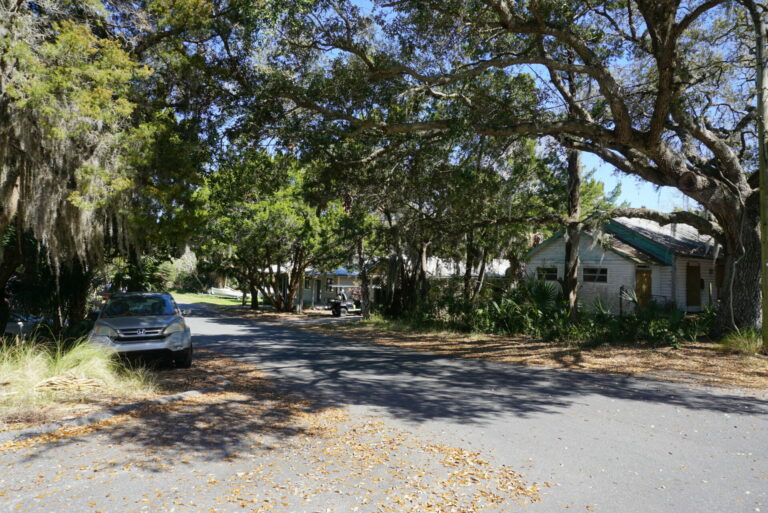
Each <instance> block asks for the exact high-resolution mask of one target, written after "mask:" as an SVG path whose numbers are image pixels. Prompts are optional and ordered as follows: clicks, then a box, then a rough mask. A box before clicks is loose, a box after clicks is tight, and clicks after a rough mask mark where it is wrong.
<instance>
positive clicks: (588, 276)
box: [584, 267, 608, 283]
mask: <svg viewBox="0 0 768 513" xmlns="http://www.w3.org/2000/svg"><path fill="white" fill-rule="evenodd" d="M584 281H585V282H591V283H608V269H607V268H606V267H585V268H584Z"/></svg>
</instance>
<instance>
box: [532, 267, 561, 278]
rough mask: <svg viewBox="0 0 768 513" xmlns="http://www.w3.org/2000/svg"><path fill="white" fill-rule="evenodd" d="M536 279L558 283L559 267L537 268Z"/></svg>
mask: <svg viewBox="0 0 768 513" xmlns="http://www.w3.org/2000/svg"><path fill="white" fill-rule="evenodd" d="M536 278H537V279H538V280H539V281H557V267H537V268H536Z"/></svg>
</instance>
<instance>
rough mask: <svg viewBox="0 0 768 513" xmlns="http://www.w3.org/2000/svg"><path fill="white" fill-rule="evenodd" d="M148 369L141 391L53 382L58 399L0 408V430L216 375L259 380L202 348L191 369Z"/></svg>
mask: <svg viewBox="0 0 768 513" xmlns="http://www.w3.org/2000/svg"><path fill="white" fill-rule="evenodd" d="M149 372H150V373H151V374H150V376H151V379H152V386H151V391H148V392H143V393H119V392H120V391H116V390H113V389H110V388H108V387H106V386H101V385H100V384H99V383H98V382H96V381H92V382H90V383H89V385H90V386H89V387H88V389H87V390H83V389H82V387H81V383H80V381H79V380H76V379H61V380H58V382H57V385H58V386H59V387H60V391H61V392H64V394H63V396H62V397H61V400H60V401H58V402H51V403H50V404H49V405H46V406H45V407H39V408H35V409H29V408H28V409H23V410H21V411H19V410H12V411H6V410H4V409H1V408H0V432H2V431H15V430H18V429H25V428H28V427H32V426H36V425H40V424H46V423H49V422H61V421H66V420H70V419H74V418H77V417H81V416H84V415H88V414H89V413H94V412H97V411H102V410H106V409H109V408H114V407H116V406H123V405H126V404H134V403H137V402H144V401H150V400H152V399H157V398H160V397H164V396H167V395H171V394H177V393H180V392H186V391H188V390H202V389H206V388H210V387H214V386H217V385H220V384H221V382H220V376H223V377H226V378H228V379H230V381H232V379H231V378H232V377H233V376H237V378H238V381H239V382H242V381H247V383H248V385H249V386H252V385H253V384H254V383H255V382H259V383H261V382H263V379H262V375H261V374H260V373H259V372H258V370H257V369H256V368H254V367H253V366H249V365H245V364H242V363H240V362H235V361H233V360H230V359H226V358H221V357H218V356H216V355H215V354H213V353H211V352H210V351H205V350H199V351H197V352H196V355H195V360H194V365H193V367H192V368H191V369H170V368H168V369H156V370H153V371H149ZM231 388H232V387H230V389H231Z"/></svg>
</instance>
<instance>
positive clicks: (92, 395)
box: [0, 338, 154, 421]
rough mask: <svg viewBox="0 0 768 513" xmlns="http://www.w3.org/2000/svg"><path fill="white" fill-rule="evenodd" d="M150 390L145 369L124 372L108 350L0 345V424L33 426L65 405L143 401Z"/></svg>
mask: <svg viewBox="0 0 768 513" xmlns="http://www.w3.org/2000/svg"><path fill="white" fill-rule="evenodd" d="M153 390H154V382H153V380H152V378H151V375H150V374H149V373H148V372H147V371H146V370H144V369H140V368H138V369H129V368H126V367H125V365H123V364H122V363H121V362H119V361H118V360H117V359H116V358H115V357H114V353H113V352H112V351H111V350H110V349H109V348H107V347H103V346H98V345H96V344H90V343H88V342H87V341H85V340H79V341H76V342H68V343H63V342H46V343H38V342H36V341H34V340H23V339H18V338H17V339H12V340H10V341H6V342H5V343H2V344H1V345H0V419H5V420H7V421H13V420H17V421H18V420H21V421H23V420H34V416H35V415H34V413H35V411H42V410H45V409H51V408H56V407H58V406H62V405H65V404H70V405H71V404H73V403H75V404H77V403H87V402H94V401H99V400H100V399H102V400H109V399H113V398H120V399H122V398H133V397H142V396H146V395H147V394H149V393H151V392H152V391H153Z"/></svg>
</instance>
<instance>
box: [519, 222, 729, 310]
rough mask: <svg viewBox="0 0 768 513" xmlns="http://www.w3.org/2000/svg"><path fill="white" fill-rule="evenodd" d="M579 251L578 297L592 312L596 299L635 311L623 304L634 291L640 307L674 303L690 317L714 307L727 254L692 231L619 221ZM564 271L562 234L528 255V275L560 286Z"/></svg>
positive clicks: (587, 237) (589, 237) (587, 236)
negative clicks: (623, 298)
mask: <svg viewBox="0 0 768 513" xmlns="http://www.w3.org/2000/svg"><path fill="white" fill-rule="evenodd" d="M579 250H580V269H579V289H578V297H579V301H580V302H581V303H582V304H583V305H584V306H586V307H587V308H589V307H590V306H591V305H593V304H594V303H595V301H596V299H597V298H600V300H601V301H602V302H603V304H605V305H606V306H608V307H609V308H610V309H611V310H612V311H614V312H617V313H618V312H619V310H620V309H628V308H631V305H629V304H628V303H627V302H626V301H621V303H620V297H621V290H622V288H623V289H632V290H634V291H635V292H636V294H637V298H638V302H639V304H640V305H645V304H648V303H649V302H650V301H651V300H653V301H656V302H659V303H667V302H674V303H676V304H677V305H678V307H680V308H681V309H683V310H686V311H689V312H698V311H701V309H702V308H703V307H705V306H707V305H713V304H715V303H716V302H717V299H718V297H719V295H720V294H719V292H720V287H721V286H722V281H723V269H724V266H723V261H722V258H721V257H722V252H721V251H720V250H719V248H718V246H717V244H716V243H715V242H714V241H713V239H712V238H711V237H708V236H703V235H701V234H699V232H698V231H697V230H696V229H694V228H692V227H690V226H688V225H683V224H671V225H666V226H661V225H659V224H658V223H656V222H653V221H648V220H644V219H629V218H616V219H613V220H611V221H609V222H608V223H607V224H606V225H605V227H604V233H603V235H602V237H600V240H598V238H597V237H596V236H595V235H593V234H591V233H582V235H581V240H580V241H579ZM718 257H720V258H718ZM564 268H565V241H564V238H563V234H562V233H560V234H557V235H555V236H553V237H551V238H550V239H548V240H546V241H544V242H542V243H541V244H539V245H538V246H536V247H535V248H533V249H532V250H531V251H530V252H529V253H528V256H527V263H526V273H527V274H528V275H531V276H537V277H539V278H540V279H543V280H551V281H557V280H562V279H563V275H564Z"/></svg>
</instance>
